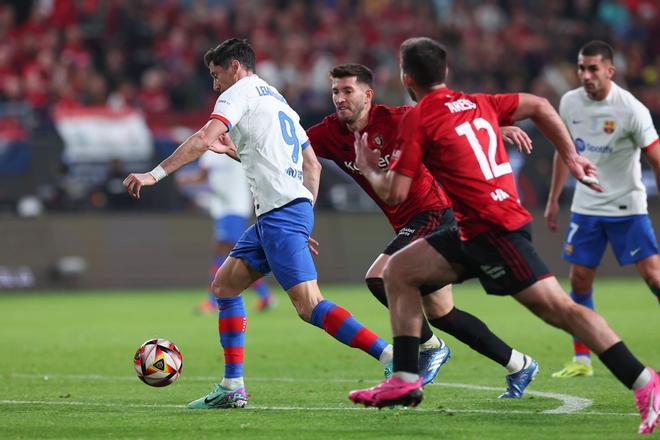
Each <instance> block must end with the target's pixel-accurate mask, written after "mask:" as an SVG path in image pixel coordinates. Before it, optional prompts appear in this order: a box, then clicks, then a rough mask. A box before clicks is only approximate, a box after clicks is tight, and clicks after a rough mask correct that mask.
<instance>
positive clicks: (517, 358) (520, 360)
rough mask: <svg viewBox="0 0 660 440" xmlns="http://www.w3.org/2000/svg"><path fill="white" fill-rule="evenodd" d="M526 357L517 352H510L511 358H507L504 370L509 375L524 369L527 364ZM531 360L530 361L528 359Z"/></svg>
mask: <svg viewBox="0 0 660 440" xmlns="http://www.w3.org/2000/svg"><path fill="white" fill-rule="evenodd" d="M528 359H530V358H528V357H527V356H525V355H524V354H522V353H521V352H519V351H517V350H511V358H509V363H508V364H506V366H505V367H504V368H506V370H507V371H508V372H509V374H513V373H517V372H518V371H520V370H522V369H523V368H525V366H526V365H528V364H529V361H528ZM530 360H531V359H530Z"/></svg>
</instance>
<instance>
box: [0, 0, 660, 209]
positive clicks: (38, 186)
mask: <svg viewBox="0 0 660 440" xmlns="http://www.w3.org/2000/svg"><path fill="white" fill-rule="evenodd" d="M420 35H425V36H430V37H433V38H436V39H438V40H439V41H441V42H442V43H444V44H445V45H446V46H447V47H448V49H449V54H450V59H449V65H450V76H449V82H450V86H451V87H452V88H455V89H459V90H464V91H466V92H476V91H481V92H492V93H496V92H510V91H528V92H531V93H535V94H538V95H541V96H545V97H547V98H548V99H550V101H551V102H552V103H553V104H555V105H556V104H557V103H558V100H559V97H560V96H561V95H562V94H563V93H564V92H566V91H567V90H570V89H572V88H574V87H577V86H578V83H577V79H576V75H575V71H576V66H575V62H576V56H577V51H578V49H579V47H580V46H581V45H583V44H584V43H585V42H587V41H588V40H591V39H595V38H598V39H603V40H606V41H608V42H609V43H611V44H612V45H613V46H614V48H615V50H616V57H615V58H616V59H615V65H616V67H617V74H616V76H615V81H617V83H619V84H620V85H622V86H623V87H625V88H628V89H629V90H630V91H631V92H632V93H633V94H635V96H637V97H638V98H639V99H640V100H641V101H642V102H643V103H644V104H645V105H646V106H648V107H649V108H650V109H651V112H652V113H653V115H654V119H655V120H656V121H659V120H660V119H659V118H658V115H660V2H658V1H657V0H618V1H616V0H542V1H540V0H499V1H498V0H484V1H473V0H461V1H459V0H418V1H416V0H399V1H395V0H391V1H388V0H291V1H285V0H271V1H268V0H262V1H258V0H32V1H30V0H16V1H0V139H3V138H4V139H5V141H4V142H5V143H7V142H9V141H13V142H14V143H16V142H18V143H19V144H21V145H24V148H25V149H26V151H27V155H23V156H20V155H16V154H17V153H16V152H14V156H12V157H11V158H9V159H7V157H5V161H6V162H7V161H8V162H7V163H6V164H5V165H4V166H3V164H2V154H3V150H2V148H3V141H0V210H1V208H2V206H3V203H4V206H14V204H15V203H16V201H17V200H19V199H20V198H21V197H23V196H25V195H27V194H36V196H37V197H38V198H39V199H40V200H42V201H43V202H44V203H45V204H46V206H48V207H50V208H53V209H58V208H62V209H64V208H86V207H87V208H89V207H102V208H103V207H106V208H107V207H110V208H113V207H119V208H121V207H129V206H131V204H130V203H129V202H130V201H127V200H125V199H124V195H123V194H120V192H118V193H117V194H115V195H116V197H117V199H116V202H115V203H110V202H109V200H110V197H111V196H112V191H113V190H119V191H120V190H121V188H120V186H121V185H119V187H118V186H117V179H119V176H123V175H124V173H125V172H126V171H127V170H130V169H131V168H137V167H138V166H143V165H144V166H145V168H146V167H147V166H151V165H153V164H155V163H157V162H158V161H159V160H161V159H162V158H163V157H164V156H165V155H167V154H169V152H170V151H171V150H172V148H174V147H176V145H177V142H178V141H180V138H181V136H182V133H185V130H184V131H183V132H179V133H173V132H172V128H173V127H188V128H194V127H196V126H199V125H201V124H203V123H204V121H205V119H206V117H207V116H208V114H209V112H210V110H211V109H212V106H213V102H214V101H215V99H216V95H215V94H214V93H213V91H212V90H211V80H210V77H209V74H208V70H207V68H206V66H205V65H204V63H203V59H202V56H203V53H204V52H205V51H206V50H207V49H209V48H211V47H213V46H215V45H217V44H218V43H220V42H221V41H223V40H224V39H226V38H229V37H244V38H248V39H249V40H250V42H251V43H252V45H253V47H254V49H255V52H256V54H257V67H256V71H257V73H258V74H259V75H260V76H261V77H263V78H264V79H265V80H266V81H268V82H270V83H271V84H272V85H273V86H275V87H276V88H278V89H279V90H280V91H281V92H282V93H283V95H284V96H285V97H286V98H287V100H288V101H289V103H290V104H291V106H292V107H293V108H294V109H295V110H296V111H298V113H299V114H300V115H301V119H302V122H303V125H304V126H305V127H307V126H310V125H312V124H313V123H315V122H317V121H319V120H320V119H321V118H322V117H323V116H325V115H326V114H328V113H331V112H332V111H333V110H334V108H333V106H332V102H331V99H330V93H329V81H328V71H329V69H330V67H331V66H332V65H334V64H337V63H342V62H360V63H363V64H366V65H367V66H370V67H371V68H372V69H373V71H374V73H375V78H376V84H375V89H376V98H375V100H376V101H377V102H381V103H385V104H391V105H399V104H402V103H404V102H409V101H406V100H407V99H408V98H407V97H406V96H405V93H404V92H403V90H402V88H401V85H400V82H399V71H398V47H399V44H400V43H401V41H403V40H404V39H405V38H408V37H411V36H420ZM98 107H103V108H106V109H110V110H111V111H122V110H125V109H138V110H139V111H140V114H142V115H144V118H145V121H146V124H147V125H148V127H149V129H150V131H151V133H152V134H153V141H154V144H155V149H154V153H153V157H152V158H151V160H148V161H146V162H148V163H144V162H145V161H144V160H143V159H141V160H140V161H136V163H135V164H131V163H130V162H131V161H130V160H129V161H127V162H126V161H125V159H122V160H121V161H119V162H118V159H116V160H115V159H111V160H106V161H102V163H91V164H80V163H76V164H75V167H74V166H73V164H72V163H70V160H69V159H70V158H68V159H67V157H66V154H64V155H63V154H62V151H63V147H62V140H61V139H60V138H59V134H58V133H60V132H58V131H57V130H55V129H54V127H55V124H54V120H55V119H56V118H55V117H54V114H55V113H56V112H57V111H58V110H64V111H72V110H74V111H75V110H76V109H89V108H98ZM656 126H658V124H657V123H656ZM524 128H525V129H527V130H529V131H530V134H531V135H533V136H534V139H535V140H536V139H537V133H535V131H534V130H533V128H531V127H529V126H524ZM535 144H538V146H537V151H539V152H538V153H536V152H535V153H534V155H533V156H532V157H531V158H522V157H513V158H512V162H513V163H514V168H516V169H517V170H518V171H519V172H520V173H521V174H520V175H519V185H520V187H521V193H522V195H523V202H524V203H526V204H527V205H529V206H532V207H533V206H542V205H543V203H544V201H545V191H546V190H547V186H548V184H549V175H550V164H549V161H550V157H551V155H552V150H551V148H549V147H548V148H545V147H544V146H543V141H542V140H538V142H535ZM35 145H36V146H35ZM5 150H6V151H4V154H5V155H6V154H7V151H8V148H7V147H6V145H5ZM21 157H22V158H23V159H22V161H21V160H19V159H20V158H21ZM26 157H27V159H26ZM17 158H18V159H17ZM12 160H13V162H12ZM26 161H27V162H26ZM40 161H47V162H48V163H47V164H45V165H44V164H40V163H39V162H40ZM7 164H9V165H7ZM12 164H13V165H12ZM17 164H18V165H17ZM516 164H517V166H516ZM19 165H20V166H19ZM148 169H150V168H148ZM81 170H82V171H81ZM99 175H102V178H99V177H98V176H99ZM90 176H95V177H90ZM77 179H79V180H80V181H86V182H87V184H85V185H77V186H78V189H77V191H78V193H77V194H73V195H72V194H67V191H70V188H68V187H71V186H73V187H76V182H77ZM113 179H114V180H113ZM326 180H327V182H329V183H324V185H333V184H336V185H339V186H335V187H331V188H330V190H329V191H328V194H330V196H328V197H329V198H328V199H327V200H325V201H324V202H323V203H321V205H322V206H334V207H339V208H341V207H342V206H344V207H346V206H351V204H352V203H353V202H355V203H357V204H358V205H359V204H360V203H362V202H361V201H360V200H353V201H352V199H351V197H353V196H351V194H352V193H351V191H350V190H347V189H342V187H341V185H343V184H345V185H348V183H347V182H345V181H343V180H342V179H341V177H339V176H337V177H336V178H334V179H333V178H330V179H326ZM112 182H114V183H112ZM108 186H110V187H111V188H114V189H113V190H110V189H108ZM337 188H339V189H337ZM167 190H169V191H170V192H171V191H172V190H174V193H176V194H178V193H177V191H176V188H173V184H171V185H170V186H169V187H167ZM161 191H163V190H161ZM74 192H75V191H74ZM358 193H359V192H356V193H355V194H358ZM101 195H104V197H105V198H99V197H101ZM95 196H96V199H95V198H94V197H95ZM355 197H360V196H358V195H355ZM95 200H96V201H95ZM188 204H189V203H188V202H187V198H186V196H185V195H181V197H179V196H178V195H177V196H172V195H169V196H165V195H161V197H159V198H158V197H157V198H155V199H154V202H153V203H151V204H150V203H148V202H147V203H143V207H144V206H146V207H149V206H151V207H159V208H169V209H179V208H181V207H185V206H188Z"/></svg>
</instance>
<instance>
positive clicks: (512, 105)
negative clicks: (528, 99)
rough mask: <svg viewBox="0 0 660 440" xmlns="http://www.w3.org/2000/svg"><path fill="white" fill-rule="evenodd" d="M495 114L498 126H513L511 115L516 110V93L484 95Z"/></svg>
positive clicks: (518, 100) (517, 98)
mask: <svg viewBox="0 0 660 440" xmlns="http://www.w3.org/2000/svg"><path fill="white" fill-rule="evenodd" d="M485 96H486V97H487V99H488V100H489V101H490V103H491V105H492V106H493V108H494V109H495V112H496V113H497V122H498V123H499V124H500V126H507V125H513V123H514V120H513V113H514V112H515V111H516V110H517V109H518V103H519V102H520V98H519V97H518V94H517V93H502V94H497V95H485Z"/></svg>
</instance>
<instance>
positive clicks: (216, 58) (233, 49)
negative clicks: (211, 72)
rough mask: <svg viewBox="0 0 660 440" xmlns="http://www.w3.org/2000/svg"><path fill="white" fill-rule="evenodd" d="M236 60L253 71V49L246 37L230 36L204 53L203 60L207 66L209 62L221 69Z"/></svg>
mask: <svg viewBox="0 0 660 440" xmlns="http://www.w3.org/2000/svg"><path fill="white" fill-rule="evenodd" d="M232 60H236V61H238V62H239V63H241V65H242V66H243V67H244V68H245V69H246V70H250V71H252V72H254V65H255V63H256V61H255V56H254V50H252V46H250V43H248V40H246V39H240V38H230V39H228V40H225V41H223V42H222V43H220V44H219V45H218V46H217V47H215V48H213V49H209V50H208V51H206V53H205V54H204V62H205V63H206V66H207V67H209V66H210V65H211V63H213V64H215V65H216V66H220V67H222V68H223V69H226V68H227V67H229V63H230V62H231V61H232Z"/></svg>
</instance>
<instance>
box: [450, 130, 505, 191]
mask: <svg viewBox="0 0 660 440" xmlns="http://www.w3.org/2000/svg"><path fill="white" fill-rule="evenodd" d="M473 125H474V128H476V129H477V130H486V133H487V134H488V157H486V154H484V148H483V146H482V145H481V144H480V143H479V139H477V135H476V134H475V132H474V129H473V128H472V126H473ZM455 130H456V133H458V135H459V136H465V137H466V138H467V140H468V142H469V143H470V147H472V151H473V152H474V155H475V156H476V158H477V162H479V168H481V172H482V173H483V175H484V177H485V178H486V180H491V179H494V178H495V177H500V176H503V175H505V174H509V173H511V172H512V170H511V164H509V162H502V163H497V161H496V159H495V155H496V154H497V135H496V134H495V130H493V126H492V125H490V123H489V122H488V121H487V120H485V119H484V118H476V119H475V120H474V121H472V122H471V123H470V122H464V123H462V124H461V125H459V126H458V127H456V128H455Z"/></svg>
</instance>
